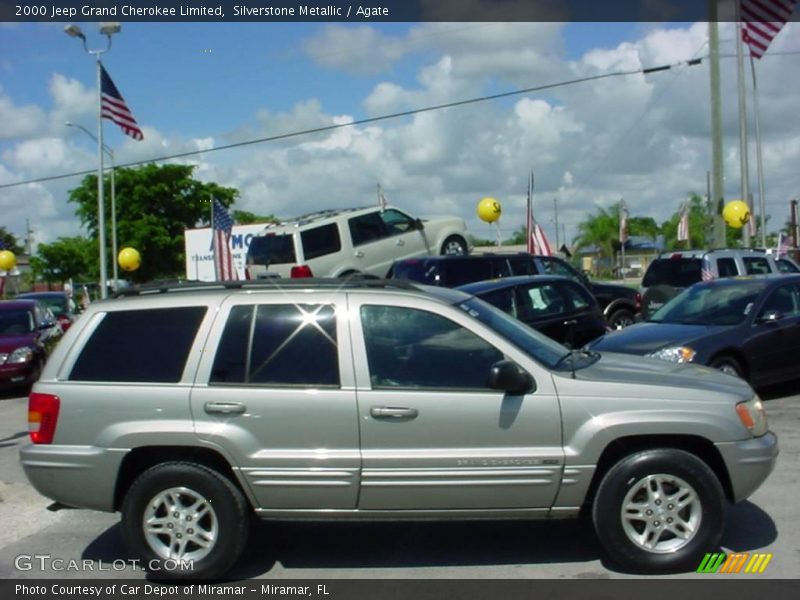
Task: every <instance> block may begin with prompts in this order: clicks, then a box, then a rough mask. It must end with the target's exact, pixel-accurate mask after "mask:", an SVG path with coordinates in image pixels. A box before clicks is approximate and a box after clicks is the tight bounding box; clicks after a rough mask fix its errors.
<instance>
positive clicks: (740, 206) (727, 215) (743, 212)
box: [722, 200, 750, 229]
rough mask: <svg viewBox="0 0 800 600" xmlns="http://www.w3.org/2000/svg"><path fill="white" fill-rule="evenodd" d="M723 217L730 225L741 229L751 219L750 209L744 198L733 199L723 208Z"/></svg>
mask: <svg viewBox="0 0 800 600" xmlns="http://www.w3.org/2000/svg"><path fill="white" fill-rule="evenodd" d="M722 218H723V219H725V222H726V223H727V224H728V227H732V228H734V229H741V228H742V227H744V226H745V225H747V222H748V221H749V220H750V209H749V208H748V207H747V204H746V203H745V202H743V201H742V200H731V201H730V202H728V203H727V204H726V205H725V208H723V209H722Z"/></svg>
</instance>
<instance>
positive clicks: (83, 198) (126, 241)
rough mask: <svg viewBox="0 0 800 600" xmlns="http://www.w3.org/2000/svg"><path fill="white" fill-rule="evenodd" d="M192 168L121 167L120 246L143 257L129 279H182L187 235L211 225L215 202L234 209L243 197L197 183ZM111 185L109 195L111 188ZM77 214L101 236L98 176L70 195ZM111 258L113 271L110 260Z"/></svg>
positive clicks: (118, 174) (118, 179)
mask: <svg viewBox="0 0 800 600" xmlns="http://www.w3.org/2000/svg"><path fill="white" fill-rule="evenodd" d="M193 170H194V167H193V166H190V165H160V166H159V165H154V164H149V165H144V166H142V167H137V168H132V169H128V168H118V169H116V171H115V177H116V205H117V241H118V244H117V245H118V246H119V248H120V249H121V248H124V247H126V246H132V247H133V248H136V249H137V250H138V251H139V252H140V254H141V255H142V266H141V267H140V268H139V269H138V270H136V271H134V272H132V273H128V274H125V277H128V278H130V279H133V280H134V281H149V280H153V279H162V278H171V277H176V276H180V274H182V273H183V271H184V269H185V259H184V237H183V232H184V231H185V230H186V229H191V228H194V227H198V226H208V225H209V223H210V220H211V204H210V201H211V199H212V198H216V199H217V200H219V201H220V203H221V204H222V205H223V206H225V207H229V206H230V205H231V204H233V202H234V200H235V199H236V198H237V197H238V195H239V192H238V190H236V189H234V188H226V187H221V186H219V185H217V184H216V183H205V182H201V181H197V180H196V179H194V177H193ZM109 187H110V186H109V185H108V184H107V185H106V187H105V189H106V192H108V190H109ZM69 201H70V202H74V203H75V204H77V209H76V211H75V213H76V214H77V215H78V217H79V218H80V220H81V223H83V225H84V226H86V227H87V228H88V230H89V233H90V235H91V237H92V238H93V239H96V238H97V176H96V175H89V176H87V177H85V178H84V179H83V181H82V182H81V185H80V186H79V187H77V188H75V189H74V190H72V191H71V192H70V197H69ZM109 204H110V203H109V202H108V200H107V201H106V203H105V206H106V215H105V222H106V227H107V232H106V240H107V241H108V243H107V246H108V247H109V249H110V246H111V243H110V240H111V215H110V208H109ZM112 260H116V257H111V256H110V254H109V256H108V265H109V269H108V271H109V273H111V271H112V270H111V265H112V264H113V263H112V262H111V261H112Z"/></svg>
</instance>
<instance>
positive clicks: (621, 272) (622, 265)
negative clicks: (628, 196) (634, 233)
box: [619, 200, 628, 279]
mask: <svg viewBox="0 0 800 600" xmlns="http://www.w3.org/2000/svg"><path fill="white" fill-rule="evenodd" d="M624 210H625V200H620V202H619V227H620V229H619V233H620V236H619V237H620V240H619V242H620V243H619V249H620V251H621V252H622V261H621V262H620V264H619V278H620V279H625V274H624V270H625V242H626V241H627V239H626V240H623V239H622V238H623V237H625V238H627V237H628V236H627V235H623V221H622V218H623V217H622V214H623V211H624ZM624 226H625V227H627V223H625V224H624Z"/></svg>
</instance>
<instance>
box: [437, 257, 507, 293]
mask: <svg viewBox="0 0 800 600" xmlns="http://www.w3.org/2000/svg"><path fill="white" fill-rule="evenodd" d="M441 269H442V272H443V273H444V277H443V279H444V285H446V286H448V287H457V286H459V285H464V284H466V283H472V282H473V281H483V280H484V279H492V278H493V277H496V276H497V275H499V274H495V273H493V272H492V263H491V262H490V261H488V260H471V259H467V260H448V261H446V262H444V263H443V264H442V266H441Z"/></svg>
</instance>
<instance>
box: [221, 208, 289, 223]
mask: <svg viewBox="0 0 800 600" xmlns="http://www.w3.org/2000/svg"><path fill="white" fill-rule="evenodd" d="M232 215H233V220H234V221H236V224H237V225H250V224H251V223H280V220H279V219H278V217H276V216H275V215H265V216H259V215H257V214H255V213H251V212H249V211H247V210H235V211H233V213H232Z"/></svg>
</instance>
